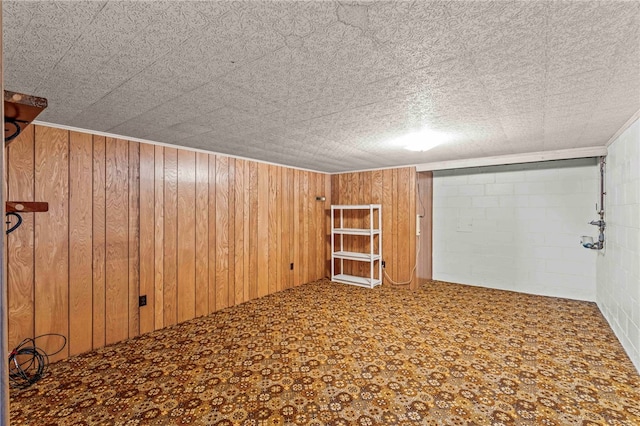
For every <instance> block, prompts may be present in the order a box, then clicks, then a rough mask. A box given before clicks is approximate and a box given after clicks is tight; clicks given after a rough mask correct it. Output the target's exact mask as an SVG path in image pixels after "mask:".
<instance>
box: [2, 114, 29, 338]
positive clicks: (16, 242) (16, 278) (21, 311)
mask: <svg viewBox="0 0 640 426" xmlns="http://www.w3.org/2000/svg"><path fill="white" fill-rule="evenodd" d="M6 152H7V184H8V192H7V200H9V201H33V200H34V198H33V197H34V195H33V189H34V163H33V161H34V126H29V127H27V128H26V129H25V130H23V132H22V133H21V134H20V136H18V137H17V138H16V139H15V140H14V141H13V142H12V143H11V145H10V146H9V147H8V148H7V150H6ZM21 216H22V225H20V228H19V229H17V230H16V231H14V232H13V233H11V234H10V235H9V236H7V239H6V241H7V300H8V302H7V303H8V317H9V319H10V323H9V330H8V343H9V349H13V348H15V347H16V346H17V345H18V344H19V343H20V342H21V341H22V340H23V339H25V338H27V337H34V336H35V335H34V330H33V316H34V306H33V300H34V299H33V298H34V293H33V290H34V289H33V267H34V251H33V248H34V244H33V221H34V213H24V214H22V215H21Z"/></svg>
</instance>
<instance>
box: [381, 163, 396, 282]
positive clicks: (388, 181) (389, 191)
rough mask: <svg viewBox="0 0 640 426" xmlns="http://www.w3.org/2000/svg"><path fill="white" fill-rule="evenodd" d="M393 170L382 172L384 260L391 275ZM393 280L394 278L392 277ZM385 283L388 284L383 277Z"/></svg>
mask: <svg viewBox="0 0 640 426" xmlns="http://www.w3.org/2000/svg"><path fill="white" fill-rule="evenodd" d="M392 184H393V170H391V169H386V170H383V172H382V258H383V260H384V261H385V262H387V266H388V267H389V268H387V269H385V271H383V273H384V272H386V273H387V274H388V275H389V276H391V274H390V273H389V272H390V271H391V270H393V268H391V265H392V264H393V253H392V252H393V240H394V236H393V235H392V234H393V190H394V189H393V186H392ZM391 279H393V277H391ZM383 282H387V279H386V277H383Z"/></svg>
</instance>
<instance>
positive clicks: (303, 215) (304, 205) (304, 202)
mask: <svg viewBox="0 0 640 426" xmlns="http://www.w3.org/2000/svg"><path fill="white" fill-rule="evenodd" d="M301 174H302V188H301V191H300V219H301V221H302V222H303V223H302V230H301V231H302V242H301V243H302V261H301V262H300V263H301V265H300V266H302V274H301V275H302V280H301V283H300V284H303V283H308V282H309V281H310V280H311V274H310V273H309V264H310V263H311V262H310V261H309V255H310V250H309V249H310V247H309V246H310V244H311V238H310V227H311V222H310V220H309V213H310V209H309V190H310V188H309V172H306V171H303V172H301Z"/></svg>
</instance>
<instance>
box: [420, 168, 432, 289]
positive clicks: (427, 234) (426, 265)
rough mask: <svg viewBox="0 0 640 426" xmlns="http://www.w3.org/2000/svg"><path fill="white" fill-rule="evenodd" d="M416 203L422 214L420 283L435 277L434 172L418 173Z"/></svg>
mask: <svg viewBox="0 0 640 426" xmlns="http://www.w3.org/2000/svg"><path fill="white" fill-rule="evenodd" d="M417 177H418V179H417V188H416V193H417V196H418V201H417V203H416V210H417V214H418V215H420V216H422V217H421V218H420V223H419V224H418V227H419V228H420V238H419V239H418V247H419V248H420V250H419V252H418V254H417V258H418V266H417V269H416V276H417V277H418V284H422V283H424V282H426V281H429V280H431V279H432V278H433V262H432V259H433V214H432V213H433V172H419V173H418V175H417Z"/></svg>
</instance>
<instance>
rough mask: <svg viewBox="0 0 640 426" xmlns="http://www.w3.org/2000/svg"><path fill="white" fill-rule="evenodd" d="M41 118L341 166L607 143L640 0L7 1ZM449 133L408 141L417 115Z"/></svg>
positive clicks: (8, 20)
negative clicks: (421, 144)
mask: <svg viewBox="0 0 640 426" xmlns="http://www.w3.org/2000/svg"><path fill="white" fill-rule="evenodd" d="M2 6H3V13H4V20H3V30H4V55H5V88H6V89H8V90H13V91H18V92H25V93H29V94H33V95H37V96H43V97H46V98H47V99H48V100H49V108H48V109H47V110H45V112H44V113H43V114H42V115H41V116H40V117H39V119H40V120H41V121H45V122H50V123H56V124H62V125H67V126H75V127H79V128H84V129H90V130H95V131H102V132H109V133H114V134H118V135H123V136H128V137H135V138H143V139H148V140H153V141H158V142H165V143H170V144H175V145H183V146H187V147H194V148H200V149H206V150H210V151H214V152H220V153H226V154H232V155H238V156H243V157H248V158H254V159H259V160H264V161H271V162H276V163H280V164H285V165H292V166H298V167H303V168H309V169H313V170H320V171H327V172H335V171H346V170H355V169H367V168H377V167H387V166H397V165H406V164H417V163H426V162H437V161H446V160H457V159H467V158H479V157H488V156H496V155H506V154H520V153H530V152H540V151H550V150H560V149H571V148H581V147H595V146H604V144H605V143H606V142H607V140H608V139H609V138H610V137H611V136H612V135H613V134H614V133H615V132H616V131H617V130H618V129H619V128H620V127H621V126H622V125H623V124H624V123H625V122H626V121H627V120H628V119H629V118H630V117H631V116H632V115H633V114H634V113H635V112H636V111H637V110H638V109H640V2H637V1H629V2H614V1H604V2H595V1H580V2H559V1H557V2H550V1H531V2H513V1H496V2H487V1H478V2H461V1H451V2H448V1H438V2H435V1H413V2H400V1H391V2H384V1H376V2H358V3H351V2H334V1H311V2H293V1H287V2H273V1H246V2H241V1H240V2H233V3H231V2H220V1H201V2H197V1H189V2H186V1H153V2H134V1H127V2H123V1H69V2H53V1H45V2H34V1H7V0H4V1H3V2H2ZM425 126H427V127H429V128H431V129H433V130H436V131H440V132H446V133H450V134H451V135H452V141H451V143H449V144H446V145H442V146H440V147H437V148H435V149H433V150H431V151H428V152H418V153H416V152H410V151H406V150H404V149H403V148H402V147H398V146H393V145H392V144H390V140H392V139H393V138H394V137H398V136H400V135H403V134H405V133H408V132H411V131H414V130H416V129H419V128H421V127H425Z"/></svg>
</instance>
